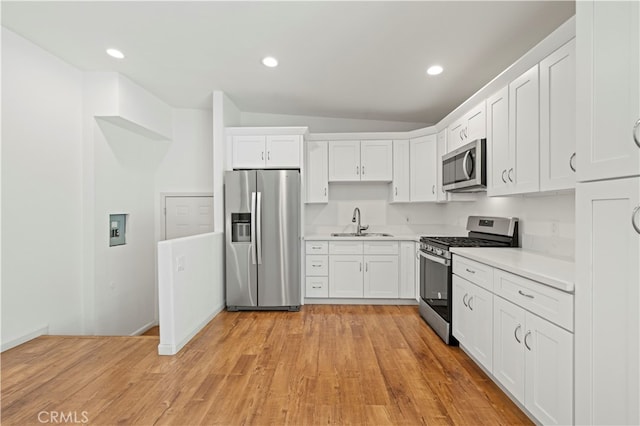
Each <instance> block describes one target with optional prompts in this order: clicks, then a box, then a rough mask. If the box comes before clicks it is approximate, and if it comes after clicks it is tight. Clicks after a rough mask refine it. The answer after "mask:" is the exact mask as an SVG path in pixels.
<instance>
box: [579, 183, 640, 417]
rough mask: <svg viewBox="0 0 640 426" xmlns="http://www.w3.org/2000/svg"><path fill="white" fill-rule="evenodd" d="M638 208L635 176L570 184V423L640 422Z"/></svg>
mask: <svg viewBox="0 0 640 426" xmlns="http://www.w3.org/2000/svg"><path fill="white" fill-rule="evenodd" d="M638 206H640V178H637V177H636V178H627V179H616V180H607V181H601V182H590V183H578V184H577V185H576V213H577V214H576V266H577V267H576V283H577V284H579V286H578V285H576V293H575V363H576V365H575V372H576V373H575V390H576V396H575V404H576V406H575V413H576V418H575V421H576V423H577V424H639V423H640V404H638V401H639V400H640V391H639V389H640V372H639V371H638V369H639V367H640V352H639V351H640V349H639V348H638V336H640V310H639V309H638V301H639V300H640V291H639V287H640V285H638V283H640V262H639V261H638V259H640V235H639V233H638V232H637V231H636V230H634V227H633V224H634V223H632V221H634V222H635V225H636V226H637V227H639V229H640V213H639V212H638V210H637V209H638ZM634 211H635V212H636V214H635V215H633V212H634Z"/></svg>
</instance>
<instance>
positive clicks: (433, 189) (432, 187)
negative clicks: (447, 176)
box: [431, 185, 436, 194]
mask: <svg viewBox="0 0 640 426" xmlns="http://www.w3.org/2000/svg"><path fill="white" fill-rule="evenodd" d="M431 193H432V194H435V193H436V186H435V185H431Z"/></svg>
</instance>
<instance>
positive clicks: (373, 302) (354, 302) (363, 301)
mask: <svg viewBox="0 0 640 426" xmlns="http://www.w3.org/2000/svg"><path fill="white" fill-rule="evenodd" d="M304 303H305V304H307V305H417V304H418V302H417V301H416V299H329V298H327V299H322V298H306V299H304Z"/></svg>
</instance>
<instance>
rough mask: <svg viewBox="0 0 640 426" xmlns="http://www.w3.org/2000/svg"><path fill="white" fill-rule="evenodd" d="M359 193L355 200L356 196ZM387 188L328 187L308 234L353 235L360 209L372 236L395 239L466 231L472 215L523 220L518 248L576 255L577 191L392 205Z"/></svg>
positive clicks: (308, 215) (310, 216)
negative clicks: (440, 230) (441, 229)
mask: <svg viewBox="0 0 640 426" xmlns="http://www.w3.org/2000/svg"><path fill="white" fill-rule="evenodd" d="M354 195H355V196H354ZM388 200H389V184H381V183H341V184H331V185H330V187H329V202H328V203H327V204H307V205H306V208H305V220H306V225H305V233H306V235H318V234H320V235H323V234H326V233H331V232H354V230H355V226H354V224H353V223H351V218H352V216H353V210H354V208H355V207H358V208H360V212H361V222H362V224H363V225H369V226H370V227H369V231H370V232H390V233H392V234H394V235H412V234H420V233H425V234H426V233H433V231H434V227H433V225H446V228H447V230H448V231H449V232H452V231H454V230H457V229H460V230H462V231H464V228H465V227H466V224H467V217H468V216H470V215H488V216H515V217H518V218H519V219H520V224H519V226H520V245H521V246H522V247H523V248H526V249H529V250H535V251H538V252H542V253H545V254H548V255H551V256H556V257H560V258H564V259H573V258H574V255H575V195H574V192H573V191H570V192H564V193H554V194H550V195H536V196H526V197H524V196H515V197H491V198H489V197H486V196H484V195H478V197H477V200H476V201H473V202H451V203H445V204H436V203H412V204H405V203H399V204H390V203H389V201H388Z"/></svg>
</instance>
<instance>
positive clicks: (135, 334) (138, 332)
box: [129, 320, 158, 336]
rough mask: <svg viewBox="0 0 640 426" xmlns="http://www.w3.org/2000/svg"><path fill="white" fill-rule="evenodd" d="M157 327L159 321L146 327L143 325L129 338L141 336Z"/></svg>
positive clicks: (147, 324)
mask: <svg viewBox="0 0 640 426" xmlns="http://www.w3.org/2000/svg"><path fill="white" fill-rule="evenodd" d="M156 325H158V321H157V320H153V321H151V322H148V323H146V324H145V325H143V326H142V327H140V328H139V329H137V330H136V331H134V332H133V333H131V334H130V335H129V336H141V335H143V334H144V333H146V332H147V331H148V330H150V329H152V328H153V327H155V326H156Z"/></svg>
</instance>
